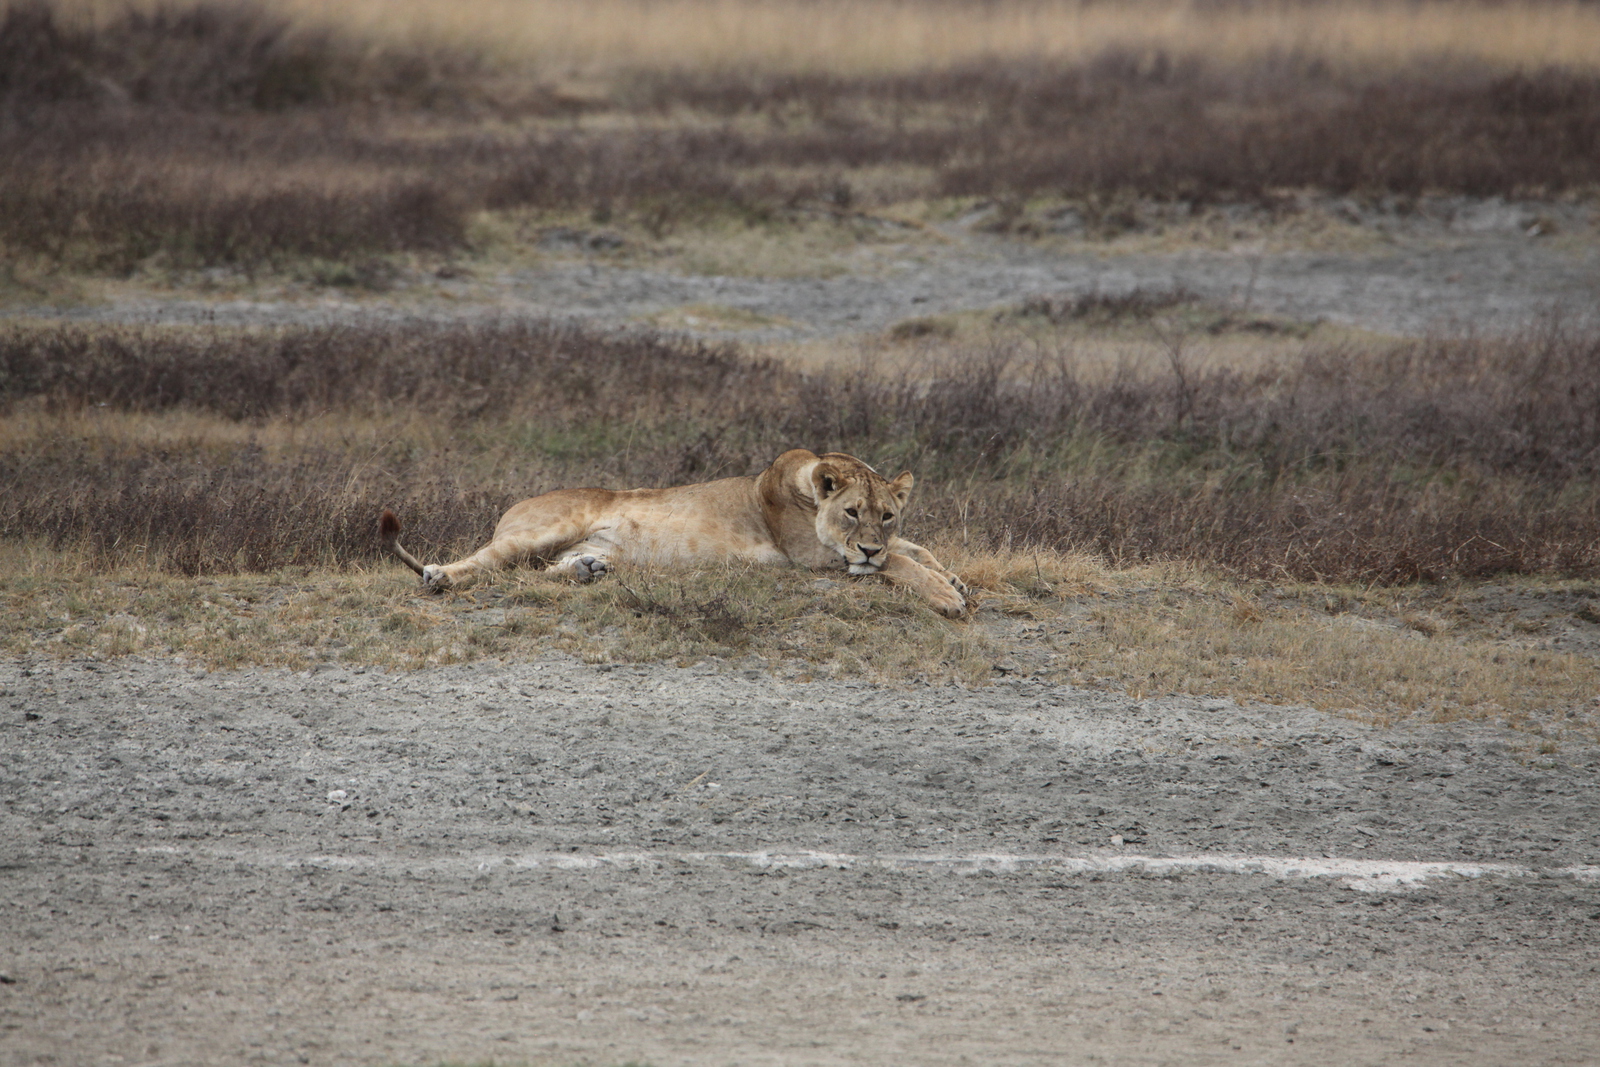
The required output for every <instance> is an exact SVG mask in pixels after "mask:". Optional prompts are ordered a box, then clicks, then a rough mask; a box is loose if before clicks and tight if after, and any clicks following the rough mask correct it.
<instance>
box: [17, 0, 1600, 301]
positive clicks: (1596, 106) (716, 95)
mask: <svg viewBox="0 0 1600 1067" xmlns="http://www.w3.org/2000/svg"><path fill="white" fill-rule="evenodd" d="M320 7H321V5H304V6H303V7H296V6H295V5H293V4H289V5H276V4H271V3H263V4H260V5H250V4H235V3H223V2H212V3H207V2H201V3H192V4H173V5H137V4H136V5H133V6H131V7H130V6H123V5H102V6H98V7H97V6H95V5H89V4H83V3H76V4H75V3H69V2H65V0H63V2H62V3H58V4H50V3H47V2H44V0H26V2H25V0H12V2H10V3H8V4H6V5H5V7H4V16H3V20H0V72H3V73H0V114H3V115H4V121H3V122H0V245H3V246H4V248H5V250H6V257H5V258H6V261H7V274H8V275H9V279H8V283H9V286H10V287H12V288H14V289H20V291H22V292H23V293H27V292H29V291H39V290H43V291H49V288H50V284H51V282H52V280H55V279H57V278H58V275H59V274H60V272H62V271H69V272H70V271H91V272H101V273H105V272H109V273H112V274H118V275H128V274H133V275H138V276H141V277H148V278H154V279H174V280H179V281H194V280H195V278H194V274H193V272H194V271H195V270H197V269H204V268H211V269H214V270H215V269H221V270H225V271H237V272H243V273H246V274H249V275H252V276H256V275H260V274H262V273H273V272H276V273H280V274H289V275H293V276H298V277H303V278H306V279H308V280H311V281H323V282H333V283H340V282H343V283H344V284H349V285H381V284H382V283H383V281H384V279H385V278H386V277H388V276H390V275H392V272H393V270H394V267H395V263H396V261H397V260H405V261H407V262H410V261H412V260H417V259H420V260H422V261H427V262H441V261H442V262H446V263H448V262H450V261H452V260H453V259H455V258H459V257H461V256H467V255H471V254H476V253H482V252H484V251H486V250H488V249H490V248H492V247H494V246H495V245H496V244H497V243H499V244H502V245H503V244H512V245H516V244H522V243H525V242H526V240H527V239H528V238H529V237H530V236H531V235H532V234H533V233H535V232H536V231H537V230H538V228H539V227H540V226H541V225H545V224H548V223H550V222H552V221H559V220H565V219H570V218H573V217H583V216H587V217H593V218H597V219H604V220H613V221H617V222H624V223H628V224H631V225H633V226H636V227H638V228H639V229H640V230H642V231H643V232H645V233H648V234H652V235H655V236H657V237H660V236H662V235H666V234H670V233H673V232H677V231H681V230H684V229H686V228H687V229H693V228H705V227H707V226H723V227H734V228H745V229H750V228H754V229H762V230H769V231H773V230H775V231H778V232H780V233H781V232H784V231H792V230H794V229H795V228H797V227H801V226H803V225H807V224H811V223H814V222H815V221H816V220H817V219H819V218H821V219H825V220H833V221H835V222H838V221H845V220H848V218H849V217H850V216H851V215H853V214H856V213H859V212H862V211H887V210H891V209H893V210H895V211H896V212H897V213H898V214H899V215H900V216H902V217H907V218H910V219H913V220H914V219H916V218H917V217H919V216H926V215H928V214H929V213H933V214H937V213H938V212H940V211H942V210H946V209H949V208H950V207H951V205H953V204H954V205H959V204H962V203H966V204H970V203H971V202H972V201H973V200H975V199H978V200H987V201H994V202H998V203H1000V204H1001V205H1002V206H1003V208H1004V210H1003V211H1002V213H1001V217H1000V220H999V221H998V222H997V223H996V225H997V227H999V228H1002V229H1006V228H1010V229H1013V230H1015V231H1017V232H1019V233H1021V234H1024V235H1025V234H1027V233H1028V232H1029V225H1030V220H1032V219H1035V218H1036V216H1037V214H1038V212H1039V211H1040V210H1045V209H1048V208H1049V207H1051V206H1061V205H1064V204H1065V205H1070V206H1072V207H1073V208H1074V210H1076V211H1078V212H1079V213H1080V214H1082V215H1083V217H1084V218H1085V219H1087V220H1088V223H1089V226H1090V230H1091V231H1092V232H1094V233H1097V234H1100V235H1114V234H1116V233H1117V232H1119V231H1120V230H1122V229H1124V228H1126V227H1128V226H1129V225H1131V224H1132V220H1133V219H1134V211H1133V207H1134V205H1136V204H1137V203H1138V202H1139V201H1140V200H1141V199H1156V200H1161V201H1166V202H1181V203H1184V204H1186V205H1189V206H1191V207H1194V208H1200V209H1204V208H1205V207H1206V206H1207V205H1213V204H1217V203H1220V202H1227V201H1239V200H1249V201H1255V202H1260V203H1262V204H1265V205H1268V206H1270V207H1271V208H1272V209H1273V210H1274V211H1276V212H1278V213H1280V214H1282V215H1285V216H1291V215H1293V214H1295V213H1296V212H1297V211H1300V210H1301V206H1300V205H1301V201H1300V199H1299V198H1298V197H1296V196H1295V195H1293V194H1294V193H1296V192H1299V191H1304V190H1308V189H1309V190H1317V191H1320V192H1322V193H1325V194H1331V195H1338V196H1353V197H1357V198H1377V199H1384V200H1385V201H1386V202H1394V203H1397V204H1399V205H1401V206H1402V207H1403V205H1404V203H1405V201H1406V199H1407V198H1413V197H1416V196H1419V195H1423V194H1428V193H1446V194H1466V195H1477V196H1490V195H1508V196H1550V197H1557V196H1566V195H1577V194H1582V193H1586V192H1587V191H1590V190H1592V189H1593V188H1594V187H1595V185H1596V181H1597V176H1600V65H1597V62H1596V60H1595V59H1594V57H1595V56H1600V13H1597V12H1596V11H1595V9H1594V8H1593V7H1592V6H1591V5H1580V4H1568V5H1563V4H1554V5H1552V4H1489V5H1482V6H1477V5H1458V4H1434V5H1430V4H1422V5H1411V4H1407V5H1359V4H1339V3H1310V4H1240V5H1228V4H1222V5H1215V6H1211V5H1203V6H1197V7H1196V6H1189V5H1179V6H1164V5H1160V4H1154V5H1144V4H1132V5H1114V4H1108V5H1088V6H1084V7H1076V6H1072V5H1065V6H1063V5H1030V4H1005V3H1001V4H986V3H985V4H979V3H971V4H962V3H953V4H941V3H920V4H912V3H864V4H822V5H820V6H818V5H814V4H809V3H807V4H793V3H775V2H769V3H762V2H756V0H747V2H744V3H737V2H732V0H728V2H723V3H710V2H704V0H702V2H700V3H695V2H684V3H678V4H673V3H668V4H662V5H656V4H652V5H628V4H620V5H618V4H601V5H595V6H591V5H564V4H563V5H554V4H549V5H541V4H533V5H516V7H515V9H514V11H515V14H511V13H510V12H512V11H513V9H512V8H509V7H505V6H497V5H494V4H487V5H484V6H481V7H475V6H465V5H442V4H440V5H433V4H428V3H422V2H415V3H410V4H403V5H400V12H401V14H400V15H398V16H397V15H395V14H394V12H393V11H392V10H391V8H392V5H387V4H385V5H382V6H381V8H380V7H377V6H373V5H350V6H348V7H347V6H345V5H340V6H339V8H338V9H337V10H338V11H339V12H340V14H338V15H337V16H335V15H332V14H318V13H316V11H317V9H319V8H320ZM464 7H465V10H466V11H468V12H471V14H460V13H458V11H459V9H462V8H464ZM580 11H581V12H583V14H578V13H577V12H580ZM96 12H98V17H92V16H94V15H95V13H96ZM502 16H503V18H502ZM380 19H381V20H382V22H383V24H384V27H385V28H384V29H383V30H378V29H376V28H374V26H373V25H372V24H374V23H376V22H378V21H379V20H380ZM447 20H453V21H452V25H455V26H456V29H455V31H454V32H445V31H444V30H443V29H441V28H438V26H437V25H436V24H439V23H443V22H445V21H447ZM658 23H659V24H660V26H661V30H660V32H659V33H656V32H651V33H649V34H645V33H638V34H637V36H632V34H634V33H635V32H636V31H638V29H639V28H640V27H641V26H645V27H650V26H655V25H657V24H658ZM407 27H410V30H409V31H408V30H407ZM624 28H625V29H626V31H627V33H628V34H629V36H625V35H624V32H623V31H624ZM735 31H737V32H735ZM833 37H837V38H839V39H841V40H844V39H849V40H852V41H856V42H870V43H871V45H872V47H869V48H867V49H866V50H865V51H862V49H861V48H855V49H843V50H834V49H831V48H830V47H829V46H828V44H827V42H828V41H829V40H830V39H831V38H833ZM491 38H492V40H491ZM640 40H648V41H650V42H651V44H652V48H655V46H656V45H657V44H659V50H658V51H656V52H653V55H654V56H655V58H654V60H653V61H651V62H649V63H644V62H641V61H639V57H638V56H637V54H635V53H633V52H631V51H630V48H631V47H632V46H631V45H630V42H637V41H640ZM797 41H813V42H816V49H815V50H814V51H813V50H805V49H802V50H800V51H793V50H791V47H792V46H793V42H797ZM554 56H560V57H561V58H560V59H556V58H553V57H554ZM851 57H853V58H851Z"/></svg>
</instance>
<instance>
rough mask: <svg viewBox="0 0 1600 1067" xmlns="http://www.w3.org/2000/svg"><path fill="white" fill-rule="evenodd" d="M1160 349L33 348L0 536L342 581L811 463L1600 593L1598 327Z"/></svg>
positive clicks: (1338, 555) (1021, 504)
mask: <svg viewBox="0 0 1600 1067" xmlns="http://www.w3.org/2000/svg"><path fill="white" fill-rule="evenodd" d="M1138 303H1139V302H1138V301H1137V300H1134V299H1132V298H1130V306H1135V305H1138ZM1149 303H1150V304H1151V305H1152V306H1160V305H1161V303H1162V302H1161V301H1160V300H1157V299H1154V298H1152V299H1151V300H1150V301H1149ZM1169 340H1170V341H1171V343H1172V345H1173V346H1174V347H1173V348H1172V349H1171V351H1170V352H1169V358H1168V360H1167V361H1166V365H1165V366H1159V367H1155V368H1152V369H1148V370H1145V371H1140V372H1135V371H1132V370H1123V371H1120V372H1116V371H1114V372H1112V373H1110V374H1106V373H1104V372H1103V371H1096V372H1095V373H1093V374H1087V373H1081V372H1080V370H1079V368H1078V366H1077V363H1076V360H1075V353H1076V351H1077V344H1075V343H1073V342H1063V343H1062V344H1061V346H1060V347H1059V348H1056V349H1046V350H1045V351H1044V352H1043V354H1041V352H1040V351H1039V350H1037V349H1035V350H1032V351H1028V350H1024V349H1022V348H1020V347H1018V348H1012V349H1007V348H1005V347H1002V346H1001V345H1000V343H999V342H994V343H991V344H990V346H989V347H988V348H987V349H986V350H984V351H980V352H971V351H964V350H961V349H960V347H959V345H960V342H956V348H955V350H947V351H945V352H943V353H938V352H934V353H933V354H931V355H930V356H929V360H930V362H929V363H928V364H927V365H926V366H924V367H923V368H922V369H921V370H919V371H914V372H912V373H910V374H901V373H898V372H897V373H896V374H893V375H886V376H877V375H863V374H860V373H857V372H855V371H851V372H849V373H844V372H835V371H819V372H812V373H801V372H798V371H795V370H792V369H789V368H787V367H785V366H783V365H781V364H778V363H776V362H771V361H763V360H761V359H752V358H748V357H746V356H744V355H742V354H741V353H740V352H739V351H737V350H736V349H733V348H726V347H724V348H717V347H708V346H706V345H703V344H701V343H698V342H692V341H687V340H682V339H676V340H675V339H669V338H668V337H665V336H662V335H657V334H653V333H648V332H634V333H607V332H602V331H594V330H589V329H584V328H579V327H576V326H555V325H549V324H530V323H525V322H511V323H501V324H493V325H480V326H468V325H432V326H424V325H412V326H406V327H366V328H329V329H304V328H302V329H285V330H278V331H262V332H249V331H246V332H231V333H230V332H226V331H206V332H198V331H187V330H162V329H144V330H138V329H86V328H81V327H72V326H50V327H31V326H26V325H12V326H10V327H7V328H5V329H4V330H0V401H3V402H4V403H5V404H6V405H7V407H8V409H9V412H10V415H9V418H8V419H7V426H8V427H9V439H8V440H6V441H4V442H3V443H0V465H3V468H4V470H5V473H6V477H7V480H8V481H9V482H11V483H12V484H14V485H16V486H18V487H19V491H17V492H14V493H12V494H10V495H9V496H8V497H7V498H6V499H5V500H4V501H3V502H0V535H4V536H11V537H24V536H44V537H48V538H50V540H51V542H52V543H53V544H56V545H60V546H88V547H92V548H93V550H94V551H95V552H98V553H100V554H102V555H103V556H104V558H105V560H106V561H107V564H108V565H114V564H115V563H117V562H118V561H120V560H123V559H125V558H127V554H128V553H129V552H130V551H134V550H135V546H138V547H137V551H139V552H141V553H154V554H155V555H154V558H155V559H164V560H166V561H167V562H168V563H169V564H170V565H171V566H174V567H176V568H178V569H180V570H183V571H187V572H191V573H202V572H210V571H219V570H220V571H228V570H234V569H246V570H269V569H274V568H277V567H282V566H287V565H293V564H302V563H310V562H315V563H319V564H328V565H336V566H337V565H343V564H348V563H354V562H360V561H364V560H368V559H371V558H372V557H373V553H374V552H375V546H374V544H373V542H372V540H371V537H370V529H369V527H370V524H371V520H372V516H375V515H376V514H377V512H378V511H379V510H380V509H381V508H382V507H383V506H386V505H391V506H395V507H397V508H399V509H400V512H401V514H402V516H403V517H404V518H405V519H406V520H407V521H408V523H411V524H412V526H411V529H412V531H413V532H412V533H411V534H408V537H410V538H411V539H412V540H413V542H414V544H415V547H416V548H419V549H422V550H423V551H424V552H425V553H426V554H430V555H440V554H452V553H454V554H459V553H461V552H462V551H464V550H465V549H467V548H468V546H469V545H470V544H471V543H472V542H475V541H478V540H481V538H482V537H483V536H484V534H485V533H486V531H487V530H488V529H489V528H490V527H491V526H492V525H493V522H494V520H495V518H496V517H497V516H498V515H499V513H500V512H501V511H502V510H503V509H504V508H505V507H507V506H508V505H509V504H510V503H512V502H514V501H515V500H517V499H520V498H521V497H523V496H526V495H530V494H531V493H533V492H536V491H539V490H540V489H541V488H548V487H552V486H556V485H573V484H633V485H666V484H674V483H680V482H685V481H697V480H704V479H707V478H711V477H716V476H719V475H726V474H743V473H750V472H752V471H755V470H759V469H760V468H761V467H763V466H764V465H765V464H766V463H768V462H770V460H771V459H772V457H773V456H775V455H777V454H778V453H779V452H781V451H783V450H784V449H785V448H788V447H791V446H793V445H795V444H806V445H810V446H814V447H818V448H837V449H840V450H844V451H849V452H853V453H857V454H861V455H863V456H864V457H865V458H868V459H869V460H870V461H873V462H875V463H879V464H882V465H885V466H904V467H909V468H911V469H912V470H914V471H915V472H916V473H917V474H918V476H919V478H920V479H921V480H922V483H923V485H924V486H925V487H926V488H925V489H924V490H922V491H921V492H920V496H919V499H920V510H921V512H922V514H923V515H924V516H925V517H924V519H923V520H922V529H923V530H924V531H930V530H931V531H932V536H933V538H934V540H935V541H945V542H949V541H952V540H959V541H961V542H962V543H963V544H967V545H972V546H978V547H986V548H1004V547H1034V546H1037V547H1045V548H1049V549H1052V550H1061V551H1080V550H1086V551H1092V552H1095V553H1097V554H1099V555H1101V556H1102V557H1104V558H1105V559H1107V560H1108V561H1110V562H1112V563H1114V564H1117V565H1124V564H1131V563H1136V562H1141V561H1147V560H1153V559H1164V558H1185V559H1192V560H1203V561H1207V562H1210V563H1214V564H1218V565H1221V566H1223V567H1226V568H1227V569H1228V570H1230V571H1232V572H1234V573H1236V574H1240V575H1244V576H1261V577H1278V578H1293V579H1320V580H1335V581H1359V582H1380V583H1386V584H1390V583H1402V582H1412V581H1418V580H1438V579H1444V578H1452V577H1482V576H1489V575H1495V574H1545V575H1552V576H1568V577H1581V576H1589V575H1593V574H1594V573H1595V572H1596V570H1597V568H1600V469H1597V467H1596V463H1597V459H1596V457H1597V456H1600V415H1597V413H1600V339H1597V338H1596V336H1595V335H1594V334H1592V333H1589V332H1584V331H1580V330H1578V329H1577V328H1575V327H1566V326H1563V325H1562V324H1561V323H1560V322H1558V321H1552V322H1549V323H1547V324H1546V325H1545V326H1543V327H1542V328H1540V329H1538V330H1536V331H1534V332H1532V333H1529V334H1527V335H1524V336H1519V337H1513V338H1508V339H1485V338H1454V339H1451V338H1433V339H1427V340H1420V341H1403V342H1387V343H1373V344H1370V345H1368V346H1366V347H1359V346H1356V345H1354V344H1353V343H1344V344H1329V345H1317V344H1308V345H1306V346H1304V347H1303V348H1302V349H1301V350H1299V352H1298V353H1297V354H1296V355H1295V356H1294V357H1293V358H1292V359H1289V360H1287V361H1285V362H1280V363H1274V364H1268V365H1265V366H1258V367H1256V368H1255V369H1254V370H1253V371H1249V372H1246V371H1242V370H1238V369H1231V368H1226V367H1224V368H1213V369H1197V368H1193V367H1190V366H1189V365H1188V364H1187V362H1186V359H1185V356H1184V355H1183V351H1182V348H1181V345H1180V344H1179V342H1178V340H1177V339H1171V338H1169ZM162 413H171V414H172V415H174V416H180V415H181V418H175V419H173V420H167V419H164V418H163V417H162Z"/></svg>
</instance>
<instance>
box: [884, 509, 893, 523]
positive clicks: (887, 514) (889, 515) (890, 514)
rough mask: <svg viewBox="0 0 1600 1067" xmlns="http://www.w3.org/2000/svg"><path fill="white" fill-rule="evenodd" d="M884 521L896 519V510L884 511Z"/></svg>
mask: <svg viewBox="0 0 1600 1067" xmlns="http://www.w3.org/2000/svg"><path fill="white" fill-rule="evenodd" d="M883 521H884V522H893V521H894V512H892V511H886V512H884V513H883Z"/></svg>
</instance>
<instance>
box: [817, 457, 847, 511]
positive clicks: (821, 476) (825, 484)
mask: <svg viewBox="0 0 1600 1067" xmlns="http://www.w3.org/2000/svg"><path fill="white" fill-rule="evenodd" d="M841 484H842V479H841V478H840V477H839V471H838V468H836V467H834V466H833V465H832V464H830V463H818V464H817V466H816V469H814V470H813V471H812V472H811V486H812V489H813V490H814V491H815V492H816V497H817V503H819V504H820V503H822V502H823V501H824V500H826V499H828V498H829V497H830V496H832V495H833V494H834V493H837V492H838V491H839V487H840V485H841Z"/></svg>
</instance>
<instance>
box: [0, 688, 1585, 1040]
mask: <svg viewBox="0 0 1600 1067" xmlns="http://www.w3.org/2000/svg"><path fill="white" fill-rule="evenodd" d="M0 694H3V696H0V768H3V773H4V776H5V777H4V787H3V789H0V796H3V799H4V806H3V808H0V857H3V859H0V880H3V881H0V885H3V886H4V892H3V893H0V907H3V908H4V909H5V914H4V917H3V919H0V974H3V976H4V977H3V981H0V1063H3V1064H6V1065H11V1064H47V1063H48V1064H133V1063H147V1064H233V1063H241V1064H254V1063H262V1064H274V1063H297V1062H298V1063H326V1064H354V1063H360V1064H367V1063H371V1064H410V1063H435V1062H439V1061H451V1062H480V1061H487V1060H490V1059H492V1060H493V1061H494V1062H497V1063H524V1062H526V1063H553V1064H571V1063H601V1064H620V1063H625V1062H649V1063H653V1064H660V1065H665V1064H680V1063H682V1064H701V1063H729V1064H732V1063H749V1064H837V1063H884V1062H891V1061H905V1062H912V1063H919V1064H961V1063H999V1064H1012V1063H1015V1064H1031V1063H1044V1062H1050V1063H1060V1062H1083V1063H1090V1062H1110V1063H1167V1062H1183V1063H1228V1064H1241V1063H1269V1062H1270V1063H1313V1062H1315V1063H1327V1062H1338V1063H1342V1064H1361V1063H1393V1062H1395V1061H1396V1060H1397V1059H1399V1058H1400V1057H1402V1056H1404V1057H1406V1059H1407V1060H1408V1061H1409V1062H1425V1063H1432V1062H1439V1063H1444V1062H1462V1061H1463V1060H1464V1059H1470V1060H1472V1061H1475V1062H1495V1063H1551V1064H1557V1063H1561V1064H1592V1063H1595V1062H1596V1052H1595V1050H1596V1049H1597V1048H1600V1014H1597V1013H1596V1012H1595V1011H1594V1005H1595V1004H1596V1003H1597V1002H1600V790H1597V788H1596V785H1597V779H1600V749H1594V748H1584V747H1581V746H1573V745H1564V746H1563V747H1562V750H1561V752H1560V754H1559V756H1555V757H1549V756H1539V755H1537V754H1536V753H1533V752H1530V751H1528V745H1527V742H1528V739H1527V738H1526V737H1525V736H1523V737H1517V736H1513V735H1509V734H1500V733H1497V732H1494V731H1491V730H1485V729H1482V728H1463V727H1459V726H1458V727H1454V728H1443V727H1437V728H1422V727H1414V728H1409V729H1405V730H1399V731H1384V730H1378V729H1373V728H1369V727H1365V726H1362V725H1359V724H1356V723H1352V722H1349V721H1345V720H1341V719H1335V718H1330V717H1326V716H1322V715H1319V714H1316V713H1313V712H1309V711H1302V710H1294V709H1283V708H1274V707H1241V706H1237V705H1234V704H1232V703H1229V702H1225V701H1208V702H1201V701H1194V700H1179V699H1172V700H1148V701H1142V702H1134V701H1131V700H1129V699H1128V698H1126V697H1120V696H1114V695H1109V694H1106V693H1100V692H1094V691H1088V690H1079V689H1071V688H1065V687H1056V686H1048V685H1043V684H1039V683H1033V682H1014V683H1001V684H997V685H994V686H990V687H987V688H983V689H979V690H965V689H960V688H943V687H920V688H913V689H905V690H897V689H889V688H876V687H872V686H868V685H865V684H861V683H854V684H852V683H841V682H814V683H808V684H799V683H790V682H785V681H781V680H778V679H774V678H772V677H769V676H766V675H763V674H760V673H759V672H756V671H753V670H743V669H740V668H738V667H737V665H729V664H708V665H702V666H700V667H695V668H677V667H670V666H635V667H621V666H619V667H615V668H609V669H608V668H605V667H593V666H586V665H583V664H579V663H576V662H573V661H570V660H564V659H548V660H543V661H537V662H528V663H518V664H492V663H484V664H476V665H472V666H464V667H452V668H445V669H438V670H433V671H428V672H419V673H411V674H386V673H382V672H377V671H369V672H363V671H360V670H357V671H347V670H343V669H329V670H322V671H318V672H315V673H310V674H307V673H298V674H297V673H291V672H287V671H281V670H252V671H242V672H237V673H217V674H205V673H201V672H196V671H193V670H190V669H187V668H184V667H181V666H177V665H173V664H170V663H166V662H155V661H140V660H121V661H115V662H110V663H89V662H76V663H65V664H62V663H56V662H53V661H35V662H31V663H26V664H22V663H9V664H3V665H0ZM1119 842H1120V843H1119ZM1274 861H1284V862H1274ZM1418 861H1426V862H1430V863H1433V864H1436V866H1434V867H1432V868H1427V867H1419V866H1416V865H1415V864H1416V863H1417V862H1418Z"/></svg>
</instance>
